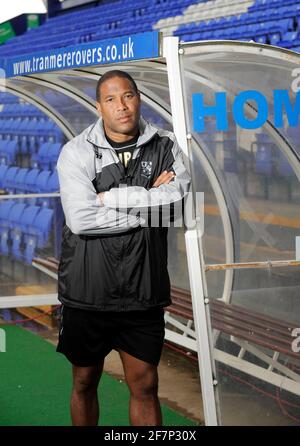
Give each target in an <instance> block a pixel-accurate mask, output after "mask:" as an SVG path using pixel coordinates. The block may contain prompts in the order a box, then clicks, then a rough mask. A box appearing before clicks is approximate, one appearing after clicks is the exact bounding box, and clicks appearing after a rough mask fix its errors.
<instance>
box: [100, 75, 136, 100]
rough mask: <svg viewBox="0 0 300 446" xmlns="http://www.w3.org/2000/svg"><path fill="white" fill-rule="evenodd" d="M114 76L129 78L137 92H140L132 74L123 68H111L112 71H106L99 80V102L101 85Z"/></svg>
mask: <svg viewBox="0 0 300 446" xmlns="http://www.w3.org/2000/svg"><path fill="white" fill-rule="evenodd" d="M113 77H122V78H123V79H128V80H129V82H130V83H131V84H132V87H133V89H134V91H135V93H138V91H139V90H138V87H137V85H136V83H135V81H134V79H133V78H132V77H131V76H130V74H128V73H127V72H126V71H121V70H110V71H106V73H104V74H103V76H101V77H100V79H99V80H98V82H97V87H96V99H97V101H98V102H99V101H100V88H101V85H102V84H103V83H104V82H105V81H107V80H108V79H112V78H113Z"/></svg>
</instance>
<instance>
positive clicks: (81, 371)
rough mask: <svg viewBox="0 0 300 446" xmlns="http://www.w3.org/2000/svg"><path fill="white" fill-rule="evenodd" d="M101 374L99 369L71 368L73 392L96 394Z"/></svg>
mask: <svg viewBox="0 0 300 446" xmlns="http://www.w3.org/2000/svg"><path fill="white" fill-rule="evenodd" d="M101 373H102V368H101V367H84V368H82V367H80V368H76V367H73V391H75V392H76V393H77V394H90V393H95V392H97V388H98V384H99V380H100V377H101Z"/></svg>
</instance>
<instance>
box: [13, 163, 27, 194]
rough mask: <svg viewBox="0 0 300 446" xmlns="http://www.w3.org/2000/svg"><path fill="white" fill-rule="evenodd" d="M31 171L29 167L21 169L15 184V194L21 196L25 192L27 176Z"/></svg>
mask: <svg viewBox="0 0 300 446" xmlns="http://www.w3.org/2000/svg"><path fill="white" fill-rule="evenodd" d="M28 172H29V169H28V168H27V167H23V168H22V169H20V170H19V171H18V173H17V175H16V176H15V179H14V182H15V193H16V194H21V193H23V192H24V185H25V182H26V175H27V174H28Z"/></svg>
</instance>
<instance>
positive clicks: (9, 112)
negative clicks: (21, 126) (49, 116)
mask: <svg viewBox="0 0 300 446" xmlns="http://www.w3.org/2000/svg"><path fill="white" fill-rule="evenodd" d="M0 103H1V97H0ZM22 116H25V117H26V118H29V117H33V116H34V117H36V118H37V119H39V118H45V115H44V113H42V112H41V111H40V110H39V109H38V108H36V107H35V106H34V105H31V104H20V103H8V104H4V105H3V107H2V110H1V117H2V118H4V117H5V118H8V117H22Z"/></svg>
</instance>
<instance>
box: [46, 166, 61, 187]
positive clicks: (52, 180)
mask: <svg viewBox="0 0 300 446" xmlns="http://www.w3.org/2000/svg"><path fill="white" fill-rule="evenodd" d="M47 191H48V192H56V191H57V192H58V191H59V181H58V174H57V170H55V171H54V172H53V173H52V175H51V176H50V178H49V181H48V183H47Z"/></svg>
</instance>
